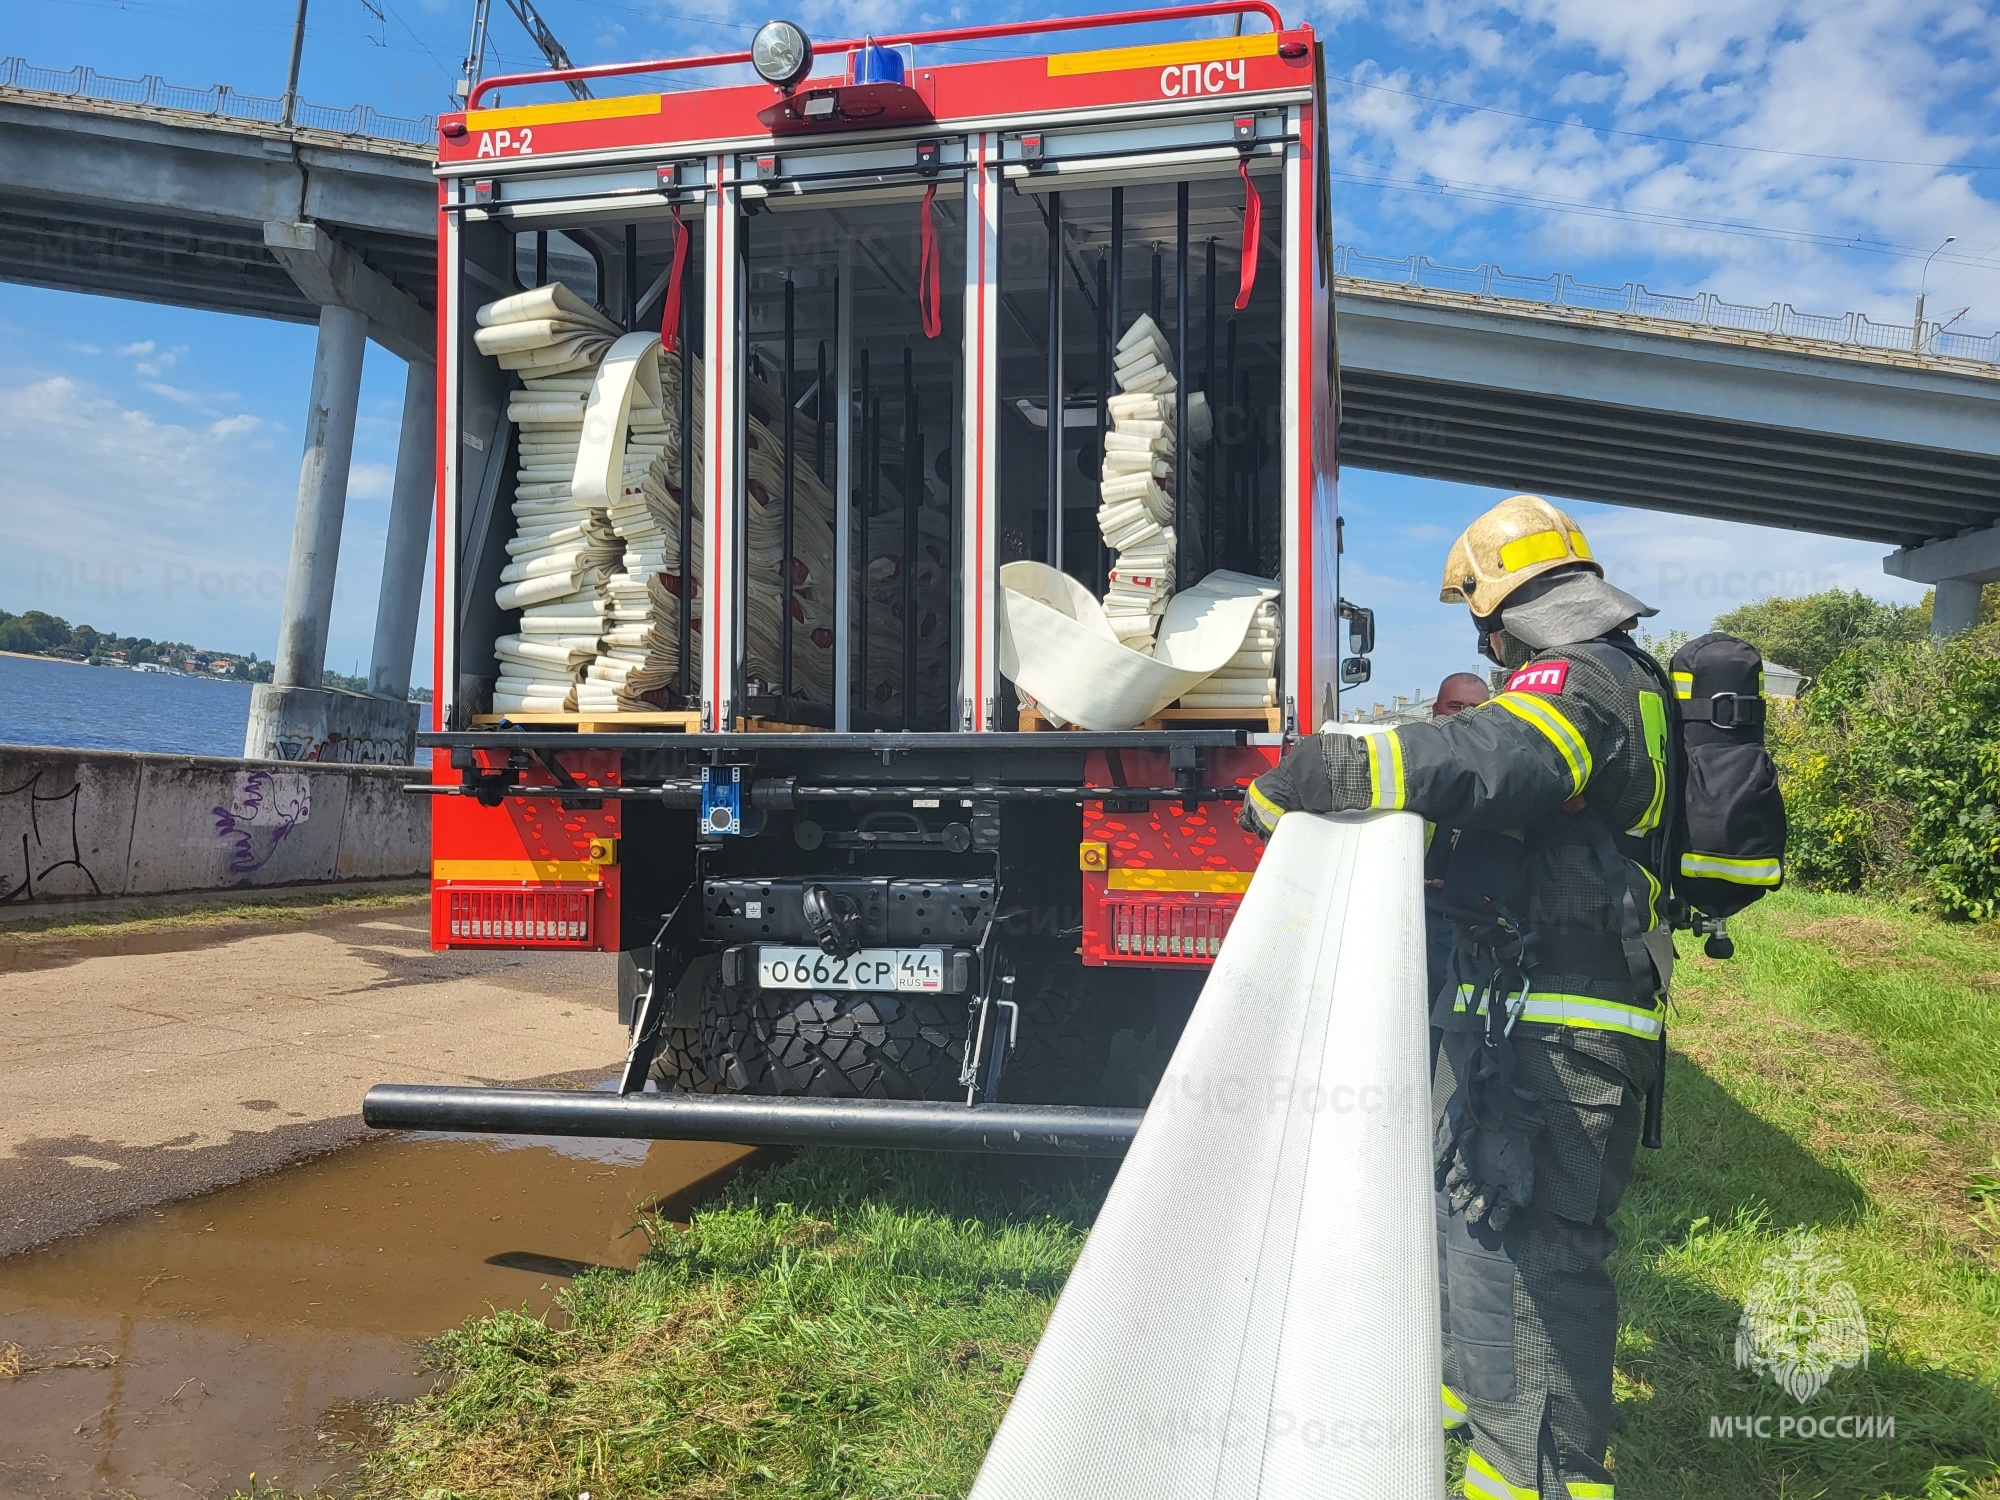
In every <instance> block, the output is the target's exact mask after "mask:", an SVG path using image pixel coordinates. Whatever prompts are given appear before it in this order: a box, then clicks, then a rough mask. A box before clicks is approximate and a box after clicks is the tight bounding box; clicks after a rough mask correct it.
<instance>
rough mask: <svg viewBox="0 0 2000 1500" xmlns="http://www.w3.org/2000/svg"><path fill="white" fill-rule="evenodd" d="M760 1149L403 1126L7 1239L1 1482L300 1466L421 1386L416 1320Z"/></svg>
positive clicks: (294, 1473) (579, 1251) (449, 1314)
mask: <svg viewBox="0 0 2000 1500" xmlns="http://www.w3.org/2000/svg"><path fill="white" fill-rule="evenodd" d="M751 1154H752V1153H751V1152H749V1151H748V1150H746V1149H745V1148H743V1147H740V1146H727V1145H708V1144H696V1143H683V1142H669V1141H661V1142H650V1143H649V1142H643V1141H555V1140H547V1139H542V1138H522V1137H501V1138H484V1139H467V1138H463V1137H438V1136H424V1135H409V1136H401V1137H395V1138H391V1139H386V1140H381V1141H370V1142H367V1143H364V1144H362V1145H359V1146H353V1147H349V1148H347V1149H346V1150H343V1151H339V1152H336V1153H334V1154H332V1155H330V1156H325V1157H321V1158H319V1159H317V1160H315V1161H311V1162H307V1163H305V1164H303V1165H300V1166H297V1167H293V1168H291V1169H289V1170H286V1171H283V1172H278V1173H275V1174H273V1175H272V1176H269V1177H263V1178H258V1179H256V1180H254V1181H251V1182H246V1183H242V1184H239V1185H237V1186H235V1187H231V1188H225V1189H222V1190H221V1191H218V1192H215V1193H211V1194H209V1195H207V1196H205V1197H200V1198H192V1199H187V1200H184V1201H182V1202H179V1203H175V1204H171V1205H168V1206H165V1207H162V1208H158V1209H147V1210H144V1211H142V1212H140V1213H139V1214H137V1215H134V1216H132V1217H130V1218H126V1219H121V1220H118V1221H116V1222H113V1223H110V1224H107V1225H105V1226H103V1227H102V1228H100V1229H97V1230H94V1231H92V1232H90V1233H88V1234H84V1235H79V1236H77V1237H75V1238H72V1239H69V1240H65V1241H60V1242H58V1243H56V1244H53V1245H49V1246H47V1247H45V1248H43V1249H41V1250H37V1251H31V1252H29V1253H27V1254H24V1255H19V1256H16V1257H14V1258H12V1259H10V1260H5V1261H0V1495H5V1496H8V1497H10V1500H11V1497H16V1496H19V1497H24V1500H25V1497H37V1500H39V1497H45V1496H46V1497H65V1500H66V1497H72V1496H88V1497H92V1500H96V1497H120V1500H123V1497H127V1496H131V1497H136V1500H153V1497H155V1496H175V1497H178V1500H186V1497H187V1496H189V1495H195V1496H209V1495H215V1494H228V1493H229V1492H230V1491H231V1490H232V1489H233V1488H236V1487H239V1486H247V1482H248V1476H249V1475H250V1474H251V1473H252V1472H253V1471H254V1472H255V1473H256V1475H257V1480H258V1484H259V1486H260V1487H261V1486H263V1485H265V1484H267V1483H276V1484H278V1485H280V1486H284V1487H295V1488H299V1489H308V1488H310V1487H311V1486H313V1485H314V1484H317V1483H319V1482H320V1481H322V1480H324V1479H325V1478H327V1477H328V1476H330V1475H331V1474H333V1473H334V1472H335V1471H336V1470H337V1469H338V1468H339V1467H340V1466H341V1465H342V1464H343V1462H344V1461H345V1460H346V1459H347V1456H348V1455H349V1453H350V1451H351V1444H352V1441H353V1439H354V1437H355V1436H356V1435H357V1434H358V1433H359V1432H360V1430H361V1428H362V1425H363V1424H362V1422H361V1419H360V1415H359V1413H360V1411H361V1409H362V1408H363V1407H364V1406H365V1404H366V1403H367V1402H370V1401H373V1400H376V1399H381V1398H391V1399H405V1398H408V1397H410V1396H413V1395H416V1394H417V1393H418V1392H420V1391H422V1390H423V1389H424V1388H425V1387H426V1385H427V1380H426V1378H425V1377H424V1376H423V1375H421V1374H420V1373H419V1371H418V1351H417V1341H418V1340H420V1339H422V1338H425V1337H428V1336H430V1335H433V1334H436V1333H438V1332H439V1331H441V1330H443V1329H445V1328H449V1327H451V1326H452V1325H454V1324H456V1323H459V1322H461V1321H463V1320H464V1319H466V1318H468V1317H471V1316H474V1315H476V1314H479V1313H482V1312H484V1311H485V1310H486V1309H487V1308H488V1307H489V1306H502V1307H518V1306H521V1305H523V1304H525V1305H526V1306H528V1307H529V1308H531V1309H533V1310H535V1311H538V1312H539V1311H541V1310H543V1309H545V1308H547V1307H548V1306H549V1304H550V1302H551V1301H552V1299H553V1295H554V1292H555V1290H556V1289H557V1288H559V1287H560V1286H561V1285H562V1284H563V1282H564V1279H565V1278H567V1277H568V1276H570V1275H573V1274H574V1273H575V1271H576V1270H577V1269H579V1268H580V1267H583V1266H592V1265H597V1266H619V1267H627V1268H629V1267H631V1266H633V1265H634V1264H636V1263H637V1261H638V1259H639V1257H640V1255H641V1254H643V1253H644V1251H645V1248H646V1244H647V1240H646V1236H645V1234H644V1233H643V1232H642V1231H639V1230H637V1229H635V1228H634V1227H633V1226H634V1223H635V1220H636V1217H637V1212H638V1211H639V1210H641V1209H643V1208H646V1207H648V1206H650V1205H654V1204H661V1205H662V1206H663V1208H664V1209H665V1211H666V1212H667V1214H668V1216H669V1217H684V1216H685V1214H686V1212H687V1210H688V1209H689V1208H690V1207H691V1206H692V1204H693V1203H694V1202H696V1201H698V1200H699V1199H700V1198H701V1197H703V1196H705V1195H706V1194H707V1193H710V1192H713V1191H714V1190H715V1189H716V1188H718V1187H719V1186H721V1184H722V1183H723V1182H724V1181H726V1180H727V1178H728V1177H729V1176H730V1175H731V1174H732V1173H733V1172H734V1171H735V1170H737V1168H738V1167H739V1165H740V1164H741V1163H742V1162H743V1160H744V1159H745V1158H747V1157H749V1156H750V1155H751ZM17 1369H18V1372H19V1373H14V1372H15V1371H16V1370H17Z"/></svg>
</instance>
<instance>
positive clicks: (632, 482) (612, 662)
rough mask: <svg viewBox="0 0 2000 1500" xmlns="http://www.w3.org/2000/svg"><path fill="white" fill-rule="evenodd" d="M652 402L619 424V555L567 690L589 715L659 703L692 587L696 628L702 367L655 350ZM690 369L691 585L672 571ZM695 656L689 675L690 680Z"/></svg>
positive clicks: (675, 671)
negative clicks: (596, 646) (577, 679)
mask: <svg viewBox="0 0 2000 1500" xmlns="http://www.w3.org/2000/svg"><path fill="white" fill-rule="evenodd" d="M653 357H654V360H655V362H656V363H655V368H656V369H657V371H658V379H659V387H660V397H661V401H660V406H659V408H658V409H657V410H648V409H643V408H635V409H634V410H633V412H632V414H631V418H630V420H629V422H628V424H627V429H626V438H625V445H624V459H623V462H622V464H621V466H620V484H619V493H618V497H617V499H615V500H614V501H612V504H611V510H610V520H611V526H612V529H613V530H614V531H615V532H616V533H617V534H618V537H619V540H621V541H622V542H623V543H624V544H625V555H624V557H623V558H622V559H621V561H620V564H619V566H618V568H617V569H616V570H614V571H613V572H612V574H611V576H610V577H609V578H608V579H607V580H606V582H605V585H604V598H605V601H606V606H607V607H606V610H605V615H604V650H603V651H602V652H601V653H600V654H599V655H598V657H597V659H596V660H595V661H593V662H592V663H591V664H590V670H589V674H588V675H587V676H586V677H585V678H584V680H583V683H582V685H581V686H580V687H578V689H577V692H576V699H577V707H578V708H579V709H582V710H585V711H586V712H591V713H616V712H618V711H619V710H621V709H627V710H636V711H642V712H643V711H644V710H646V709H650V708H654V707H657V706H658V705H659V701H660V699H661V697H662V694H663V691H664V690H665V688H666V687H667V685H668V684H669V683H671V682H675V681H677V680H678V677H679V673H680V596H681V590H682V589H683V588H684V587H690V586H691V587H692V588H693V593H692V595H691V596H690V597H691V599H692V600H693V607H692V608H691V609H690V611H689V616H690V624H691V625H692V627H693V628H694V629H697V630H698V629H700V622H701V602H700V601H701V589H700V586H699V581H700V578H701V514H702V507H701V475H702V468H701V425H700V414H701V400H702V365H701V362H700V361H699V360H697V359H694V358H693V357H692V356H690V355H685V354H683V353H669V352H667V351H666V350H664V349H661V348H659V347H658V346H657V345H655V347H654V350H653ZM684 358H685V359H687V361H688V364H689V366H690V367H691V368H692V370H693V372H694V393H693V394H694V400H693V402H692V403H691V405H692V409H693V410H694V412H695V417H696V421H695V428H694V434H693V437H692V442H693V444H694V453H693V460H694V462H693V474H694V486H693V488H694V495H693V500H692V519H693V536H692V537H691V538H690V546H691V555H692V562H693V573H694V581H693V583H692V585H690V583H689V581H688V580H684V579H682V578H681V576H680V569H681V497H680V476H681V444H682V442H683V436H682V433H681V430H680V412H681V379H682V374H681V372H682V368H683V366H682V361H683V359H684ZM699 669H700V654H699V653H696V659H695V662H694V663H693V667H692V670H693V672H694V673H695V674H696V675H695V677H694V679H693V680H695V681H699V675H698V674H699Z"/></svg>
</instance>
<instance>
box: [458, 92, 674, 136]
mask: <svg viewBox="0 0 2000 1500" xmlns="http://www.w3.org/2000/svg"><path fill="white" fill-rule="evenodd" d="M661 98H662V96H661V95H659V94H621V95H619V96H618V97H617V98H615V99H573V100H571V101H570V102H569V103H567V104H517V105H514V106H513V107H512V108H510V109H475V110H471V111H469V112H468V113H467V114H466V117H465V128H466V129H467V130H504V129H506V128H507V127H508V126H510V125H561V124H564V123H566V122H568V121H571V120H623V119H628V118H630V117H631V116H633V115H656V114H658V113H659V112H660V99H661Z"/></svg>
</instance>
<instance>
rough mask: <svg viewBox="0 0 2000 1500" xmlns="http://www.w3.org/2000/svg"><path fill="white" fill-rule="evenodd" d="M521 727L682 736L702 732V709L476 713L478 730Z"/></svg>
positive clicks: (476, 727)
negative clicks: (639, 731)
mask: <svg viewBox="0 0 2000 1500" xmlns="http://www.w3.org/2000/svg"><path fill="white" fill-rule="evenodd" d="M503 722H504V723H508V724H518V725H520V726H521V727H522V728H541V727H549V728H554V727H557V726H566V727H568V728H571V729H574V730H575V731H576V732H577V733H578V734H617V733H619V732H620V731H622V730H628V729H666V730H675V731H678V732H679V733H681V734H699V733H700V732H701V710H700V709H698V708H662V709H651V710H648V711H647V712H645V713H629V714H627V713H619V714H586V713H519V714H474V715H473V716H472V724H473V727H474V728H475V729H490V728H491V727H492V726H494V725H495V724H499V723H503Z"/></svg>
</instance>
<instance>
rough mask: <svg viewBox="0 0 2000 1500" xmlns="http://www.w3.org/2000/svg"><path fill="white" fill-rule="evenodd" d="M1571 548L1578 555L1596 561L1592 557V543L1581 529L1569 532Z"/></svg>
mask: <svg viewBox="0 0 2000 1500" xmlns="http://www.w3.org/2000/svg"><path fill="white" fill-rule="evenodd" d="M1569 549H1570V551H1572V552H1574V553H1575V554H1576V555H1577V556H1578V557H1581V558H1586V559H1590V560H1592V561H1595V559H1591V558H1590V543H1588V542H1586V541H1585V540H1584V539H1583V533H1582V532H1580V531H1572V532H1571V533H1570V534H1569Z"/></svg>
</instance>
